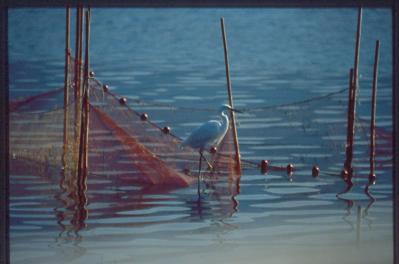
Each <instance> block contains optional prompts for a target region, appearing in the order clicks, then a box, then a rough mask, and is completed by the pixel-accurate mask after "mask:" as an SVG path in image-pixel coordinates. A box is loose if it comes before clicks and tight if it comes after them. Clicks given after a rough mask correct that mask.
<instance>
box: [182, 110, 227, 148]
mask: <svg viewBox="0 0 399 264" xmlns="http://www.w3.org/2000/svg"><path fill="white" fill-rule="evenodd" d="M228 110H231V107H230V106H229V105H226V104H224V105H222V106H221V107H220V108H219V111H218V112H219V114H220V117H221V120H220V121H219V120H209V121H208V122H205V123H204V124H202V125H201V126H200V127H198V128H197V129H195V130H194V131H193V132H192V133H191V134H190V136H188V137H187V139H186V140H184V141H183V143H182V145H183V146H190V147H192V148H195V149H199V150H200V151H201V152H202V150H204V149H206V148H210V147H212V146H214V147H217V146H218V145H219V143H220V142H221V141H222V139H223V138H224V136H225V135H226V132H227V130H228V128H229V117H228V116H227V114H226V113H225V112H226V111H228Z"/></svg>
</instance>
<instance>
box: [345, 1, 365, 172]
mask: <svg viewBox="0 0 399 264" xmlns="http://www.w3.org/2000/svg"><path fill="white" fill-rule="evenodd" d="M362 14H363V9H362V8H361V7H359V9H358V16H357V31H356V46H355V62H354V68H353V69H354V70H353V71H354V72H353V81H352V84H351V89H353V90H352V93H351V100H350V103H349V105H350V110H351V111H350V115H351V116H350V117H351V122H350V123H348V126H349V130H348V132H349V133H348V142H349V146H348V151H347V156H346V161H345V170H346V171H347V172H348V175H349V179H351V178H352V176H353V167H352V160H353V145H354V136H355V116H356V97H357V88H358V82H359V52H360V39H361V32H362Z"/></svg>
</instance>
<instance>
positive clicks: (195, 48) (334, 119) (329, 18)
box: [9, 9, 393, 263]
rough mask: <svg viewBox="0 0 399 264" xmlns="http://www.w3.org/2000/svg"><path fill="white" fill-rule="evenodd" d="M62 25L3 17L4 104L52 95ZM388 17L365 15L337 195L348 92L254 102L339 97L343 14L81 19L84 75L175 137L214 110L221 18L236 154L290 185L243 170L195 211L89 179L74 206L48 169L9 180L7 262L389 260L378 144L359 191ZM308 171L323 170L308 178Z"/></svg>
mask: <svg viewBox="0 0 399 264" xmlns="http://www.w3.org/2000/svg"><path fill="white" fill-rule="evenodd" d="M64 15H65V11H64V10H60V9H15V10H11V11H10V16H9V19H10V21H9V27H10V31H9V45H10V46H9V53H10V93H11V97H12V99H18V98H21V97H26V96H28V95H34V94H38V93H40V92H43V91H47V90H49V89H54V88H58V87H62V85H63V78H64V77H63V65H64V62H63V61H64V54H63V51H64V47H65V46H64V27H65V22H64ZM390 15H391V14H390V11H389V10H384V9H378V10H372V9H366V10H365V12H364V17H363V20H364V24H363V36H362V47H361V53H360V58H361V59H360V61H361V64H360V73H361V77H360V87H361V89H360V97H359V101H360V104H359V106H358V113H359V114H358V117H359V119H360V120H364V122H362V126H361V128H363V129H359V132H358V134H357V137H356V139H357V149H356V152H355V169H356V177H355V180H354V182H355V186H354V188H353V190H351V192H349V193H346V194H343V195H341V196H340V198H337V194H338V193H340V192H342V191H343V190H344V189H345V187H346V185H345V183H344V182H343V181H342V179H341V178H340V177H339V175H338V173H339V171H340V169H341V167H342V164H343V160H344V149H343V147H342V144H343V141H345V111H346V106H345V105H342V102H344V100H345V98H346V95H347V94H346V92H344V93H338V94H337V95H335V96H334V97H331V98H329V99H323V100H315V101H311V102H310V103H308V104H306V105H305V106H303V105H301V106H299V107H297V108H291V109H288V108H287V109H285V111H283V110H281V109H277V108H271V109H269V110H265V111H259V107H264V106H272V105H279V104H284V103H291V102H296V101H300V100H304V99H308V98H313V97H317V96H322V95H325V94H328V93H331V92H337V91H340V90H342V89H344V88H346V87H347V83H348V80H347V79H348V71H349V68H350V67H352V65H353V54H354V45H355V39H354V36H355V30H356V16H357V12H356V10H355V9H331V10H327V9H244V10H240V9H198V10H193V9H167V10H160V9H123V10H121V9H93V10H92V36H91V41H92V42H91V60H92V68H93V70H94V71H95V72H96V76H97V78H98V79H99V80H101V81H102V82H104V83H107V84H109V86H110V88H111V90H112V91H113V92H115V93H117V94H120V95H124V96H126V97H127V98H128V100H129V102H132V107H135V108H136V109H137V110H140V111H147V112H149V113H150V115H151V116H154V118H155V120H154V121H155V122H157V123H159V124H160V125H170V126H172V127H173V129H174V131H175V133H176V134H177V135H179V136H181V137H185V136H186V135H187V134H188V133H189V132H190V131H191V130H192V129H193V128H194V127H196V126H197V125H199V124H200V123H202V122H204V121H205V120H207V119H209V118H211V117H214V116H215V115H214V113H213V112H212V111H210V110H212V109H217V108H218V106H219V105H220V104H221V103H224V102H226V101H227V100H226V99H227V95H226V88H225V86H226V84H225V83H226V81H225V72H224V71H225V69H224V57H223V46H222V39H221V34H220V25H219V19H220V17H221V16H223V17H225V22H226V28H227V33H228V42H229V49H230V63H231V76H232V83H233V89H234V97H235V103H236V106H237V108H242V109H248V111H247V112H246V113H244V114H242V115H239V116H238V123H239V127H238V134H239V138H240V147H241V150H242V156H243V158H244V159H247V160H253V161H256V162H258V161H259V160H261V159H268V160H270V161H272V162H273V164H276V165H279V166H284V167H285V166H286V164H288V163H294V164H295V166H296V168H297V170H296V171H295V172H294V175H293V176H292V177H288V176H287V175H286V173H285V172H284V171H271V172H269V173H268V174H266V175H264V174H261V173H260V172H259V170H258V169H246V170H244V172H243V175H242V177H241V181H240V184H239V186H240V189H239V193H238V194H237V193H235V192H229V191H224V192H219V191H218V190H228V188H226V187H228V186H229V184H228V182H227V180H226V179H222V180H220V181H219V182H217V183H215V186H216V187H218V186H220V188H215V189H209V188H208V189H207V188H204V194H203V199H202V200H201V202H198V201H197V194H196V185H193V186H192V187H188V188H181V189H170V190H167V189H165V188H160V187H157V186H152V187H143V186H134V185H127V184H125V183H124V182H123V181H120V180H118V177H117V175H116V176H115V175H114V176H113V177H112V176H108V177H101V176H93V177H89V179H88V190H87V199H88V203H87V205H86V206H85V207H83V208H74V207H71V206H69V202H70V201H69V198H68V197H66V196H65V195H64V194H63V192H62V190H61V189H60V178H61V176H60V172H59V170H57V169H55V170H50V171H47V172H46V173H43V174H40V175H36V174H34V173H29V172H26V173H15V174H13V175H11V197H10V200H11V204H10V209H11V261H12V263H32V262H33V263H133V262H134V263H204V262H209V263H217V262H220V263H225V262H226V263H227V262H230V263H392V260H393V256H392V249H393V237H392V230H393V223H392V210H393V209H392V184H391V182H392V170H391V167H392V166H391V162H390V160H391V156H390V154H389V148H390V145H389V143H388V145H386V142H383V141H382V140H381V139H378V138H377V144H380V145H381V146H382V147H381V150H385V151H386V152H384V153H385V154H383V155H380V156H377V164H378V165H377V177H378V180H377V184H376V185H374V186H372V187H371V189H370V194H371V197H370V196H367V195H366V194H365V193H364V189H365V186H366V185H367V174H368V163H367V162H368V156H367V155H368V151H367V146H368V141H367V129H368V125H367V120H369V117H368V115H369V112H370V109H369V104H370V94H371V93H370V86H371V79H372V69H373V58H374V55H373V52H374V45H375V40H376V39H379V40H380V41H381V43H382V44H381V45H382V46H381V60H380V79H379V91H378V108H377V125H378V127H380V128H382V129H384V131H388V132H389V131H391V130H392V129H391V120H392V117H391V32H390V30H391V24H390V23H391V16H390ZM72 28H74V25H72ZM72 43H74V38H73V37H72ZM135 100H136V101H135ZM138 100H140V101H138ZM137 102H145V103H146V104H142V103H137ZM134 103H136V105H135V104H134ZM160 105H161V106H162V107H164V109H169V110H168V111H166V110H165V111H162V109H163V108H159V106H160ZM172 106H177V107H178V109H180V110H179V111H171V110H170V109H171V107H172ZM189 108H190V109H191V110H187V109H189ZM11 133H18V131H11ZM337 142H338V143H337ZM378 142H379V143H378ZM384 144H385V148H384ZM387 153H388V154H387ZM313 164H318V165H319V166H320V167H321V170H322V174H321V176H320V177H318V178H313V177H312V176H311V166H312V165H313Z"/></svg>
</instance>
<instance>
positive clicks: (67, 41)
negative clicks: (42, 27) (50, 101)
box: [62, 7, 71, 168]
mask: <svg viewBox="0 0 399 264" xmlns="http://www.w3.org/2000/svg"><path fill="white" fill-rule="evenodd" d="M70 54H71V50H70V8H69V7H67V9H66V34H65V80H64V146H63V156H62V162H63V166H64V168H65V167H66V165H67V164H66V154H67V151H68V110H69V106H68V104H69V60H70V56H71V55H70Z"/></svg>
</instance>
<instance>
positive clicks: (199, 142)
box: [182, 104, 236, 197]
mask: <svg viewBox="0 0 399 264" xmlns="http://www.w3.org/2000/svg"><path fill="white" fill-rule="evenodd" d="M227 111H236V110H234V109H232V108H231V107H230V106H229V105H227V104H224V105H222V106H221V107H220V108H219V111H218V113H219V114H220V117H221V120H219V121H218V120H209V121H208V122H206V123H204V124H202V125H201V126H200V127H198V128H197V129H195V130H194V131H193V132H192V133H191V134H190V136H188V137H187V139H186V140H184V141H183V142H182V146H190V147H192V148H195V149H198V150H199V154H200V157H199V168H198V197H200V193H201V192H200V177H201V165H202V163H201V161H202V159H205V161H206V162H207V163H208V166H209V167H210V168H212V165H211V164H210V163H209V162H208V161H207V160H206V158H205V157H204V156H203V151H204V149H206V148H210V147H217V146H218V145H219V143H220V142H221V141H222V140H223V138H224V136H225V135H226V133H227V130H228V128H229V117H228V115H227V114H226V112H227Z"/></svg>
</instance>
